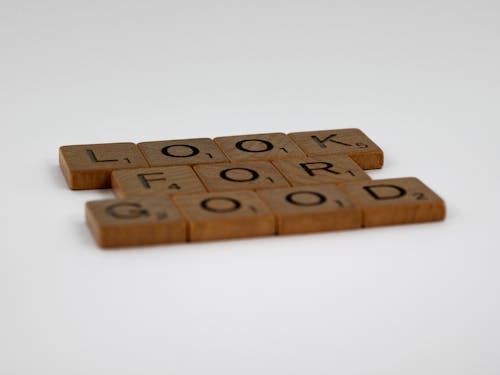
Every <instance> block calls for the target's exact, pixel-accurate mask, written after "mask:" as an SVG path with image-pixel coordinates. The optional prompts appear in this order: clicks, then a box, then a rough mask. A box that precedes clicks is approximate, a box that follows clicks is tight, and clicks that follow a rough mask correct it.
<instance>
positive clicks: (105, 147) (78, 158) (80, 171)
mask: <svg viewBox="0 0 500 375" xmlns="http://www.w3.org/2000/svg"><path fill="white" fill-rule="evenodd" d="M59 165H60V166H61V170H62V171H63V174H64V177H65V178H66V181H67V182H68V185H69V187H70V188H71V189H75V190H80V189H105V188H110V187H111V172H112V171H114V170H116V169H126V168H141V167H148V163H147V162H146V160H145V159H144V157H143V156H142V154H141V152H140V151H139V149H138V148H137V146H136V145H135V144H133V143H104V144H91V145H74V146H62V147H60V148H59Z"/></svg>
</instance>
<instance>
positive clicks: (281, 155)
mask: <svg viewBox="0 0 500 375" xmlns="http://www.w3.org/2000/svg"><path fill="white" fill-rule="evenodd" d="M214 141H215V142H216V143H217V144H218V145H219V147H220V148H221V149H222V151H224V153H225V154H226V155H227V156H228V158H229V159H230V160H231V161H247V160H274V159H287V158H294V157H304V156H305V154H304V153H303V152H302V150H301V149H300V148H299V147H298V146H297V145H296V144H295V143H294V142H293V141H292V140H291V139H290V138H289V137H288V136H287V135H286V134H284V133H268V134H249V135H237V136H231V137H219V138H215V139H214Z"/></svg>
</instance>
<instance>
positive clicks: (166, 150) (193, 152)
mask: <svg viewBox="0 0 500 375" xmlns="http://www.w3.org/2000/svg"><path fill="white" fill-rule="evenodd" d="M171 147H187V148H189V149H190V150H191V153H190V154H187V155H175V154H171V153H170V151H169V150H170V148H171ZM161 153H162V154H163V155H165V156H171V157H173V158H189V157H191V156H195V155H198V154H199V153H200V150H199V149H198V148H197V147H194V146H191V145H170V146H165V147H163V148H162V149H161Z"/></svg>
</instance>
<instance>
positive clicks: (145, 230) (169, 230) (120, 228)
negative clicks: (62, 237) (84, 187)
mask: <svg viewBox="0 0 500 375" xmlns="http://www.w3.org/2000/svg"><path fill="white" fill-rule="evenodd" d="M86 216H87V223H88V225H89V227H90V229H91V231H92V233H93V234H94V237H95V238H96V241H97V243H98V244H99V245H100V246H102V247H119V246H138V245H149V244H161V243H174V242H185V241H186V239H187V236H186V233H187V231H186V228H187V225H186V222H185V220H184V219H183V217H182V216H181V215H180V213H179V211H178V210H177V208H176V207H175V206H174V204H173V203H172V201H171V200H170V199H168V198H166V197H136V198H128V199H110V200H102V201H93V202H87V205H86Z"/></svg>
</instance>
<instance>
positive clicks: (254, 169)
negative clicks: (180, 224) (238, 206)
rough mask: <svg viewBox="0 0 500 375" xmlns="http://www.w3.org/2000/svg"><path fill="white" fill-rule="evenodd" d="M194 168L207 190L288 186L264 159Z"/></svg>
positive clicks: (196, 166)
mask: <svg viewBox="0 0 500 375" xmlns="http://www.w3.org/2000/svg"><path fill="white" fill-rule="evenodd" d="M194 170H195V171H196V173H197V174H198V176H199V177H200V178H201V180H202V181H203V183H204V184H205V186H206V187H207V189H208V190H209V191H228V190H244V189H248V190H253V189H265V188H274V187H286V186H290V185H289V184H288V182H287V181H286V179H285V178H284V177H283V176H282V175H281V174H280V173H279V172H278V171H277V170H276V168H274V167H273V165H272V164H271V163H269V162H266V161H248V162H240V163H220V164H205V165H195V166H194Z"/></svg>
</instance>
